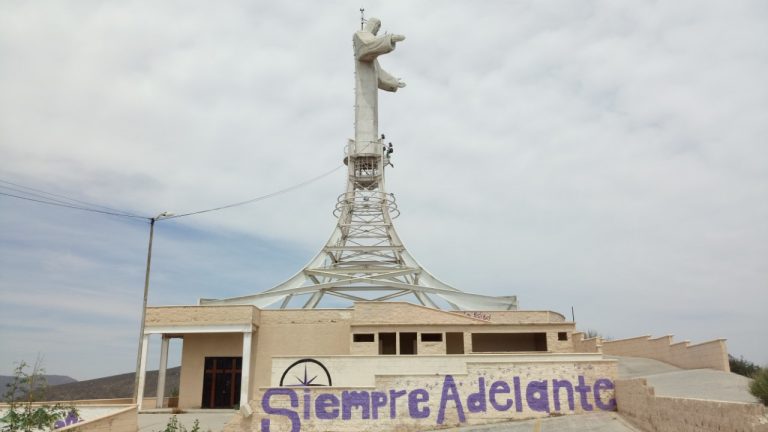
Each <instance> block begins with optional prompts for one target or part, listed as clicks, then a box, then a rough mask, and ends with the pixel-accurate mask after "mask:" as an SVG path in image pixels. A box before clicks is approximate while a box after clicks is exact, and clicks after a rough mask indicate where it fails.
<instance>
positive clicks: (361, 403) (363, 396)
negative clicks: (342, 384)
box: [341, 391, 371, 420]
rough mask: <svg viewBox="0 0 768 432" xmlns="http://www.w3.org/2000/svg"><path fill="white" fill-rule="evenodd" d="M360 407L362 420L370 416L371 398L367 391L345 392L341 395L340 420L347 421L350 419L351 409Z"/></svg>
mask: <svg viewBox="0 0 768 432" xmlns="http://www.w3.org/2000/svg"><path fill="white" fill-rule="evenodd" d="M354 407H360V410H361V411H362V412H363V417H362V418H363V419H364V420H365V419H368V418H370V416H371V397H370V395H369V394H368V392H367V391H360V392H356V391H345V392H342V393H341V418H342V419H344V420H349V419H351V418H352V408H354Z"/></svg>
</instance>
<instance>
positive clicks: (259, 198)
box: [163, 165, 344, 219]
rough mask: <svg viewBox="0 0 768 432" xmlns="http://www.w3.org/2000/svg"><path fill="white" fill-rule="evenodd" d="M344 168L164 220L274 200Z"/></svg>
mask: <svg viewBox="0 0 768 432" xmlns="http://www.w3.org/2000/svg"><path fill="white" fill-rule="evenodd" d="M342 166H344V165H339V166H337V167H336V168H334V169H332V170H330V171H328V172H325V173H323V174H320V175H319V176H317V177H313V178H311V179H309V180H307V181H304V182H301V183H299V184H297V185H293V186H291V187H287V188H285V189H281V190H279V191H276V192H272V193H268V194H266V195H262V196H259V197H256V198H251V199H249V200H246V201H240V202H236V203H234V204H227V205H225V206H221V207H215V208H211V209H207V210H199V211H194V212H189V213H183V214H179V215H174V216H168V217H164V218H163V219H176V218H180V217H185V216H192V215H198V214H202V213H208V212H213V211H218V210H224V209H228V208H232V207H238V206H241V205H246V204H250V203H253V202H256V201H262V200H265V199H267V198H272V197H274V196H277V195H282V194H284V193H286V192H290V191H292V190H294V189H298V188H300V187H303V186H306V185H308V184H310V183H313V182H316V181H318V180H320V179H321V178H323V177H327V176H329V175H331V174H333V173H334V172H336V171H337V170H338V169H339V168H341V167H342Z"/></svg>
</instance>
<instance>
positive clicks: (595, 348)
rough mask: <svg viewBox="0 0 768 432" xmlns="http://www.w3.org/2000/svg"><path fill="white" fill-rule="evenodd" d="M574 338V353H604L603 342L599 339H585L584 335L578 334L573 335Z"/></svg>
mask: <svg viewBox="0 0 768 432" xmlns="http://www.w3.org/2000/svg"><path fill="white" fill-rule="evenodd" d="M571 336H572V337H573V351H574V352H583V353H596V352H602V351H601V348H602V345H601V343H602V342H601V341H600V338H598V337H593V338H588V339H585V338H584V336H585V335H584V333H582V332H576V333H573V334H572V335H571Z"/></svg>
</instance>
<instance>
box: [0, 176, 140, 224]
mask: <svg viewBox="0 0 768 432" xmlns="http://www.w3.org/2000/svg"><path fill="white" fill-rule="evenodd" d="M0 183H5V184H9V185H13V186H16V187H20V188H23V189H28V190H31V191H35V192H40V193H42V194H45V195H50V196H54V197H58V198H64V199H66V200H68V201H72V202H76V203H80V204H85V205H88V206H91V207H98V208H102V209H105V210H108V211H110V212H115V213H122V214H124V215H126V216H135V217H143V216H138V215H135V214H133V213H131V212H128V211H125V210H118V209H115V208H112V207H107V206H103V205H100V204H94V203H90V202H88V201H82V200H79V199H75V198H71V197H68V196H66V195H61V194H55V193H53V192H47V191H44V190H41V189H35V188H33V187H29V186H24V185H21V184H18V183H13V182H9V181H7V180H3V179H0ZM0 187H3V188H6V189H11V190H14V189H13V188H9V187H7V186H2V185H0ZM16 191H17V192H21V193H24V194H27V195H36V196H38V197H40V198H43V199H47V200H51V201H56V202H61V201H60V200H56V199H52V198H48V197H45V196H40V195H38V194H33V193H30V192H26V191H21V190H18V189H16ZM64 204H68V205H73V204H71V203H64Z"/></svg>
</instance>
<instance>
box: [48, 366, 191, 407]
mask: <svg viewBox="0 0 768 432" xmlns="http://www.w3.org/2000/svg"><path fill="white" fill-rule="evenodd" d="M180 371H181V367H178V366H177V367H175V368H169V369H168V370H167V371H166V374H165V396H166V397H168V396H171V393H172V392H175V393H178V390H179V372H180ZM135 377H136V375H135V373H134V372H129V373H125V374H120V375H113V376H108V377H104V378H96V379H92V380H87V381H77V382H71V383H66V384H60V385H55V386H50V387H48V392H47V396H46V400H49V401H73V400H82V399H116V398H129V397H132V396H133V383H134V379H135ZM144 390H145V391H144V396H147V397H153V396H155V394H156V392H157V371H148V372H147V378H146V384H145V385H144Z"/></svg>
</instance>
